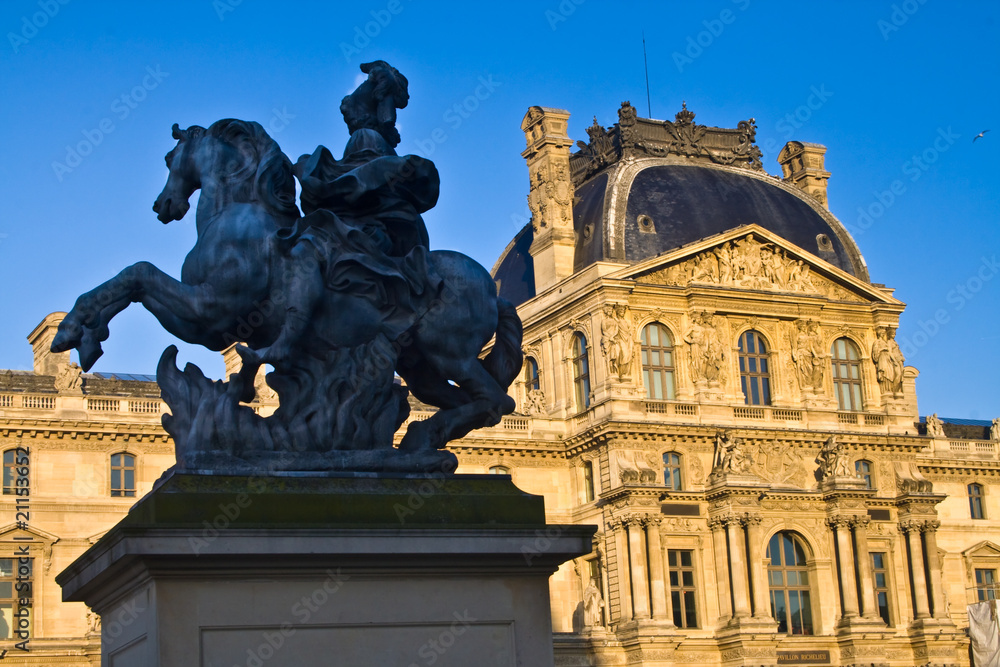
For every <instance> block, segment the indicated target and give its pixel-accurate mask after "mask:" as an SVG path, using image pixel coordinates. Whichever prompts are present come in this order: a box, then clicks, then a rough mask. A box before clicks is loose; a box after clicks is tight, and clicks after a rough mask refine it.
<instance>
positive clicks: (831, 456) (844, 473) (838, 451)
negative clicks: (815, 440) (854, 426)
mask: <svg viewBox="0 0 1000 667" xmlns="http://www.w3.org/2000/svg"><path fill="white" fill-rule="evenodd" d="M816 463H818V464H819V472H820V475H821V476H822V478H823V479H827V478H830V477H854V473H853V472H852V471H851V460H850V458H848V456H847V448H846V447H845V446H844V445H842V444H840V443H838V442H837V436H835V435H831V436H830V437H829V438H827V439H826V442H825V443H824V444H823V449H821V450H820V452H819V455H818V456H817V457H816Z"/></svg>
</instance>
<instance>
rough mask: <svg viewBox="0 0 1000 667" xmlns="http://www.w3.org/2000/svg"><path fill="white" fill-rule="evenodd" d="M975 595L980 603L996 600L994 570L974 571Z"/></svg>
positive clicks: (995, 572)
mask: <svg viewBox="0 0 1000 667" xmlns="http://www.w3.org/2000/svg"><path fill="white" fill-rule="evenodd" d="M976 595H977V596H978V598H979V601H980V602H984V601H986V600H996V599H997V571H996V570H979V569H977V570H976Z"/></svg>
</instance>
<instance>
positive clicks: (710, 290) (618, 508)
mask: <svg viewBox="0 0 1000 667" xmlns="http://www.w3.org/2000/svg"><path fill="white" fill-rule="evenodd" d="M568 118H569V113H568V112H566V111H562V110H558V109H548V108H542V107H532V108H531V109H530V110H529V111H528V113H527V115H526V116H525V117H524V120H523V122H522V129H523V130H524V132H525V136H526V140H527V147H526V149H525V151H524V153H523V156H524V157H525V159H526V162H527V166H528V173H529V194H528V203H529V206H530V208H531V211H532V220H531V224H529V225H528V226H526V227H525V228H524V229H523V230H522V231H521V232H519V233H518V235H517V236H516V237H515V238H514V239H513V240H512V242H511V244H510V245H509V246H508V248H507V249H506V250H505V251H504V253H503V255H502V256H501V258H500V259H499V261H498V262H497V265H496V266H495V267H494V270H493V275H494V277H495V279H496V281H497V284H498V288H499V291H500V293H501V295H502V296H504V297H506V298H508V299H509V300H511V301H512V302H514V303H515V304H516V305H517V306H518V310H519V312H520V315H521V317H522V319H523V321H524V325H525V336H524V351H525V354H526V363H525V366H524V369H523V371H522V377H521V379H520V380H519V381H518V382H517V383H516V384H515V386H514V387H512V389H511V391H512V392H513V394H514V396H515V398H516V400H517V402H518V412H517V413H515V414H514V415H510V416H507V417H505V418H504V419H503V420H502V421H501V422H500V423H499V424H498V425H497V426H495V427H493V428H489V429H483V430H480V431H476V432H473V433H471V434H470V435H469V436H467V437H466V438H463V439H462V440H460V441H458V442H456V443H453V449H454V451H455V452H456V453H457V454H458V456H459V460H460V464H461V467H460V469H459V472H469V473H484V472H490V473H500V474H510V475H512V477H513V480H514V482H515V483H516V484H517V485H518V486H519V487H521V488H522V489H524V490H526V491H528V492H531V493H536V494H540V495H543V496H544V497H545V504H546V509H547V514H548V516H549V519H550V520H551V521H552V522H553V523H581V524H596V525H597V526H598V527H599V530H598V534H597V536H596V538H595V542H594V551H593V552H592V553H591V554H590V555H589V556H587V557H584V558H580V559H578V560H577V561H575V562H572V563H568V564H566V565H565V566H563V567H562V568H561V569H560V570H559V572H557V573H556V574H555V575H554V576H553V577H552V579H551V601H552V613H553V627H554V630H555V635H554V645H555V652H556V664H558V665H566V666H569V665H580V666H583V665H649V666H653V665H656V666H658V667H661V666H666V665H674V664H696V665H726V666H728V665H777V664H841V665H872V664H875V665H880V666H882V665H884V666H889V665H892V666H902V665H918V664H919V665H927V664H932V665H959V664H968V662H969V659H968V639H967V637H966V636H965V633H964V628H965V627H966V626H967V625H968V623H967V619H966V613H965V607H966V604H967V603H969V602H973V601H975V600H978V599H988V598H992V597H994V596H995V588H994V586H995V582H997V581H998V580H997V573H998V571H1000V500H998V493H1000V492H998V489H1000V486H998V485H997V484H996V482H995V479H996V473H997V471H998V470H1000V463H998V462H1000V459H998V447H1000V422H998V423H997V424H995V425H994V426H993V427H992V428H990V425H989V424H984V423H976V422H965V423H960V422H959V421H957V420H947V419H943V420H942V419H938V418H937V415H933V414H932V415H928V416H926V417H921V416H920V414H919V412H918V408H917V399H916V394H915V379H916V377H917V370H916V369H915V368H912V367H909V366H906V365H905V360H904V359H903V358H902V355H901V354H900V352H899V348H898V346H896V345H895V342H894V340H893V338H894V334H895V330H896V328H897V326H898V320H899V315H900V313H901V312H902V310H903V308H904V305H903V304H902V303H901V302H900V301H898V300H897V299H895V298H894V297H893V290H892V289H891V288H888V287H886V286H885V285H882V284H879V283H874V282H872V281H871V279H870V277H869V275H868V270H867V268H866V266H865V264H864V260H863V258H862V256H861V252H860V250H859V248H858V247H857V245H856V244H855V242H854V240H853V239H852V238H851V237H850V235H849V234H848V233H847V232H846V230H845V229H844V227H843V226H842V225H841V224H840V223H839V222H838V221H837V219H836V218H835V217H834V216H833V215H832V214H831V213H830V212H829V210H828V209H827V200H826V184H827V179H828V178H829V177H830V174H829V173H828V172H826V171H825V169H824V166H823V160H824V153H825V151H826V149H825V148H824V147H823V146H819V145H816V144H808V143H800V142H790V143H789V144H787V145H786V146H785V148H784V149H783V150H782V151H781V153H780V155H779V157H778V159H779V162H780V164H781V167H782V172H783V176H782V177H781V178H777V177H772V176H769V175H768V174H766V173H765V172H764V171H763V170H762V169H761V162H760V161H761V154H760V151H759V150H758V149H757V147H756V145H755V144H754V132H755V128H754V124H753V121H752V120H750V121H743V122H741V123H739V124H738V126H737V127H736V128H735V129H724V128H713V127H705V126H702V125H698V124H696V123H695V122H694V114H693V113H692V112H691V111H689V110H687V109H686V108H682V110H681V111H680V112H679V113H678V114H677V116H676V118H675V119H674V120H673V121H654V120H649V119H643V118H639V117H638V115H637V113H636V111H635V109H634V108H633V107H631V105H629V104H628V103H626V104H624V105H622V108H621V109H620V110H619V122H618V123H617V124H615V125H614V126H612V127H610V128H605V127H602V126H600V125H598V124H597V123H596V121H595V123H594V125H593V126H591V127H590V128H588V130H587V134H588V141H587V142H577V143H576V148H575V149H574V144H573V142H572V141H571V140H570V138H569V136H568V135H567V130H566V127H567V120H568ZM60 317H61V314H60V313H55V314H53V315H51V316H49V317H48V318H46V319H45V320H44V321H43V322H42V323H41V324H40V325H39V326H38V327H37V328H36V329H35V331H33V332H32V333H31V335H30V336H29V341H30V343H31V345H32V347H33V349H34V359H35V369H34V371H33V372H15V371H6V372H4V371H0V449H2V450H3V456H4V488H3V494H2V495H0V512H2V516H3V517H4V518H3V519H2V520H0V620H2V623H0V635H3V637H0V650H3V649H6V650H7V651H8V653H7V655H6V657H5V658H4V660H6V661H7V662H8V663H9V664H32V665H72V666H74V667H82V666H83V665H97V664H99V659H98V656H99V648H98V647H99V643H100V641H101V640H102V637H103V641H115V638H116V637H117V635H118V634H121V631H122V628H123V626H125V625H127V624H128V623H129V622H130V619H129V618H115V619H103V626H102V625H101V623H100V622H99V621H98V619H96V618H94V617H93V616H92V615H91V614H89V612H88V610H87V609H86V608H85V607H84V606H83V605H82V604H80V603H63V602H61V597H60V593H61V592H60V590H59V587H58V586H57V585H56V584H55V581H54V577H55V575H56V574H57V573H58V572H60V571H61V570H62V569H64V568H65V567H66V566H67V565H69V564H70V563H71V562H72V561H73V560H74V559H75V558H76V557H77V556H78V555H79V554H80V553H82V552H83V551H84V550H86V549H87V548H88V547H89V546H90V545H91V544H93V543H94V542H95V541H96V540H97V539H98V538H99V537H100V536H101V535H102V534H103V533H104V532H105V531H107V530H108V529H109V528H110V527H111V526H112V525H114V523H115V522H116V521H118V520H119V519H120V518H121V517H122V516H123V515H124V514H125V513H126V512H127V511H128V508H129V507H130V506H131V505H132V504H133V503H134V502H135V501H136V499H138V498H139V497H141V496H142V495H143V494H144V493H146V492H147V491H149V490H150V489H151V488H152V485H153V483H154V482H155V480H156V479H157V478H158V477H159V475H160V474H161V473H162V472H163V471H164V470H165V469H166V468H167V467H169V466H170V465H171V464H172V462H173V449H172V445H171V442H170V441H169V439H168V437H167V435H166V433H165V432H164V431H163V429H162V427H161V426H160V414H161V413H162V411H163V410H164V409H165V408H164V406H163V404H162V403H161V401H160V398H159V391H158V388H157V387H156V385H155V384H154V383H153V382H152V379H151V378H149V377H145V376H127V375H114V374H98V373H88V374H81V373H80V369H79V368H78V367H76V366H75V365H74V364H72V363H71V362H70V359H69V356H68V355H53V354H51V353H50V352H48V346H49V343H50V342H51V339H52V336H53V335H54V332H55V327H56V326H57V324H58V321H59V319H60ZM235 363H237V360H236V357H235V355H232V354H230V355H228V356H227V368H228V370H232V366H233V364H235ZM254 407H255V409H257V410H258V411H260V412H262V413H264V414H267V413H268V412H269V411H272V410H273V409H274V407H275V405H274V394H273V392H271V391H270V390H269V388H268V387H267V386H266V384H264V383H263V382H260V383H258V398H257V400H256V401H255V403H254ZM412 407H413V411H412V413H411V415H410V418H409V419H410V420H413V419H421V418H424V417H426V416H427V415H428V414H429V412H428V408H427V407H426V406H422V405H420V404H418V403H413V404H412ZM24 489H26V491H24ZM212 528H213V527H212V526H207V527H206V530H210V529H212ZM216 528H219V527H216ZM223 528H224V527H223ZM546 540H547V537H546V536H545V535H539V537H538V540H537V543H536V545H535V547H536V548H537V550H538V551H539V552H541V551H544V549H545V548H546ZM531 557H532V554H531V553H530V552H527V553H525V558H528V559H530V558H531ZM5 580H6V582H5ZM5 583H9V584H10V586H11V588H10V589H8V588H7V587H5V586H4V584H5ZM18 583H20V584H21V585H22V588H21V589H20V590H21V591H22V592H23V591H29V589H28V588H23V585H24V584H26V583H28V584H30V587H29V588H30V591H29V592H30V595H29V596H27V597H19V596H15V595H14V593H13V592H12V591H14V590H17V589H15V588H13V587H14V586H16V585H17V584H18ZM3 594H6V595H7V597H6V598H5V597H4V595H3ZM22 621H23V622H24V623H25V625H24V626H23V629H22V627H21V625H20V624H21V623H22ZM3 625H6V627H2V626H3ZM19 630H20V631H22V632H24V633H25V634H24V635H23V637H27V642H28V643H27V644H26V645H24V647H26V648H29V649H30V651H29V652H24V651H19V650H18V648H17V643H18V642H19V641H24V639H19V638H18V636H17V632H18V631H19Z"/></svg>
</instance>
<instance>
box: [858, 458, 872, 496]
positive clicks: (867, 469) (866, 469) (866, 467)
mask: <svg viewBox="0 0 1000 667" xmlns="http://www.w3.org/2000/svg"><path fill="white" fill-rule="evenodd" d="M854 473H855V474H856V475H857V476H858V477H860V478H861V479H863V480H865V488H866V489H870V488H872V462H871V461H865V460H864V459H861V460H859V461H855V462H854Z"/></svg>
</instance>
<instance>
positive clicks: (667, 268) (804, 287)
mask: <svg viewBox="0 0 1000 667" xmlns="http://www.w3.org/2000/svg"><path fill="white" fill-rule="evenodd" d="M614 277H616V278H628V279H632V280H635V281H637V282H642V283H652V284H654V285H671V286H680V287H686V286H688V285H706V286H718V287H725V288H738V289H748V290H764V291H769V292H784V293H788V294H805V295H810V296H820V297H825V298H828V299H831V300H834V301H854V302H858V303H869V302H872V301H878V302H885V303H896V300H895V299H893V298H892V297H890V296H889V295H887V294H885V293H884V292H881V291H879V290H878V289H877V288H874V287H872V286H871V285H869V284H868V283H865V282H864V281H861V280H858V279H857V278H855V277H854V276H852V275H850V274H848V273H847V272H845V271H843V270H841V269H839V268H837V267H835V266H833V265H832V264H830V263H828V262H826V261H824V260H822V259H820V258H819V257H816V256H815V255H812V254H811V253H809V252H806V251H804V250H802V249H801V248H798V247H797V246H795V245H793V244H791V243H789V242H788V241H786V240H784V239H782V238H781V237H779V236H777V235H776V234H774V233H773V232H770V231H768V230H766V229H764V228H762V227H760V226H758V225H746V226H743V227H738V228H736V229H732V230H730V231H728V232H726V233H724V234H720V235H719V236H717V237H714V238H713V239H706V240H704V241H700V242H698V243H693V244H690V245H688V246H686V247H684V248H678V249H677V250H675V251H673V252H669V253H666V254H664V255H661V256H659V257H656V258H653V259H651V260H647V261H646V262H642V263H640V264H637V265H635V266H632V267H629V269H627V270H625V271H623V272H621V274H619V275H615V276H614Z"/></svg>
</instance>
